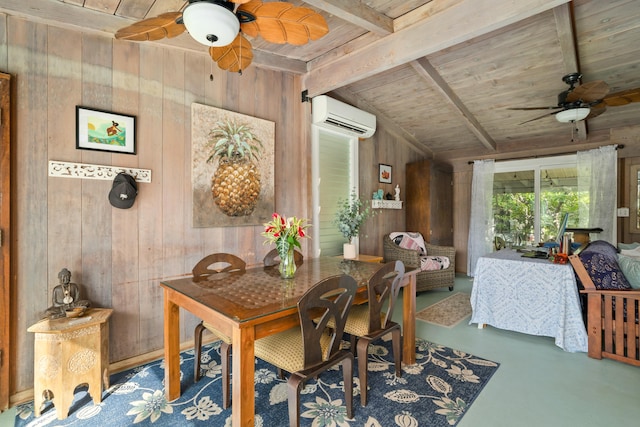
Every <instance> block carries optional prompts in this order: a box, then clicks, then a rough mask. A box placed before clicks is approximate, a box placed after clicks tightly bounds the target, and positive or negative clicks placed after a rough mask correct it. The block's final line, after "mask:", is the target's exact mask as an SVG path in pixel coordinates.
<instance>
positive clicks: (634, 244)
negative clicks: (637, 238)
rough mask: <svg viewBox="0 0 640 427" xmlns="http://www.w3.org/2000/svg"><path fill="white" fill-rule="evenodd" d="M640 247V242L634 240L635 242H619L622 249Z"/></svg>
mask: <svg viewBox="0 0 640 427" xmlns="http://www.w3.org/2000/svg"><path fill="white" fill-rule="evenodd" d="M638 247H640V243H638V242H633V243H618V249H620V250H623V249H625V250H632V249H636V248H638Z"/></svg>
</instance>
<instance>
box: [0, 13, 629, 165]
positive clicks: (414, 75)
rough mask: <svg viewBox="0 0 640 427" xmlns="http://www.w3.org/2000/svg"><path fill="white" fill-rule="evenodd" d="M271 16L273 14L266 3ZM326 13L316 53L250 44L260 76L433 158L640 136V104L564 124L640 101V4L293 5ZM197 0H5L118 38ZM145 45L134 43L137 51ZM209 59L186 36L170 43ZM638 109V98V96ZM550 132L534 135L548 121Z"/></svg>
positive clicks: (40, 16) (309, 48)
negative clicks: (605, 102)
mask: <svg viewBox="0 0 640 427" xmlns="http://www.w3.org/2000/svg"><path fill="white" fill-rule="evenodd" d="M265 2H266V1H265ZM289 3H292V4H294V5H297V6H305V7H309V8H311V9H313V10H315V11H318V12H320V13H321V14H322V15H323V16H324V17H325V19H326V21H327V23H328V25H329V33H328V34H327V35H326V36H324V37H323V38H321V39H319V40H316V41H312V42H310V43H308V44H306V45H303V46H293V45H287V44H282V45H280V44H274V43H268V42H266V41H264V40H263V39H261V38H260V37H257V38H250V41H251V44H252V45H253V50H254V60H253V64H252V66H256V67H263V68H270V69H279V70H285V71H288V72H292V73H296V74H300V75H303V76H304V82H305V83H304V87H305V88H306V89H307V90H308V95H309V96H310V97H313V96H316V95H319V94H325V93H328V94H330V95H333V96H335V97H338V98H340V99H342V100H344V101H347V102H349V103H351V104H353V105H356V106H358V107H360V108H362V109H364V110H367V111H370V112H372V113H374V114H375V115H376V116H377V117H378V121H379V122H382V123H384V124H385V128H387V129H389V130H391V132H392V133H394V134H395V135H397V137H398V138H399V139H403V140H405V141H406V142H407V143H408V144H410V145H411V146H412V147H414V149H415V150H417V151H419V152H421V153H423V154H424V155H425V156H426V157H434V158H442V159H467V158H469V159H470V158H474V157H475V158H478V157H487V156H489V157H493V156H495V157H500V156H501V155H502V156H504V155H505V153H526V152H527V151H529V150H531V149H532V148H537V149H540V150H543V151H544V150H547V151H549V152H554V151H556V152H557V151H558V147H560V146H570V145H571V144H579V143H583V144H584V143H589V142H593V143H597V142H598V141H608V140H609V135H610V133H611V132H613V131H612V129H613V130H614V131H615V130H616V129H625V128H626V129H628V128H629V127H633V126H638V125H640V102H634V103H631V104H627V105H620V106H608V107H607V111H605V112H604V113H602V114H600V115H598V116H597V117H594V118H590V119H588V120H586V121H582V122H578V123H575V124H572V123H559V122H558V121H556V120H555V117H554V116H553V115H552V113H553V112H554V111H555V110H539V111H538V110H511V109H509V108H510V107H544V106H555V105H556V104H557V102H558V100H557V95H558V93H560V92H562V91H564V90H566V89H568V86H567V84H565V83H564V82H563V81H562V77H563V76H564V75H565V74H568V73H572V72H577V71H578V72H580V73H581V74H582V83H588V82H593V81H597V80H603V81H605V82H606V83H607V84H608V85H609V87H610V92H612V93H613V92H618V91H622V90H627V89H632V88H639V87H640V1H637V0H607V1H604V0H574V1H568V0H529V1H505V0H409V1H406V0H368V1H356V0H307V1H305V2H301V1H297V0H291V1H289ZM186 4H187V2H186V1H184V0H21V1H12V0H0V11H1V12H5V13H8V14H12V15H17V16H24V17H28V18H29V19H33V20H36V21H41V22H46V23H50V24H54V25H61V26H65V27H72V28H73V27H75V28H78V29H81V30H83V31H88V32H97V33H101V34H105V35H109V36H110V35H113V34H114V33H115V31H116V30H118V29H119V28H122V27H124V26H126V25H129V24H131V23H133V22H135V21H137V20H140V19H144V18H149V17H154V16H157V15H159V14H161V13H164V12H167V11H179V10H182V8H184V7H185V6H186ZM132 43H133V42H132ZM146 43H160V44H164V45H170V46H174V47H179V48H183V49H190V50H195V51H201V52H203V54H206V47H204V46H202V45H200V44H198V43H196V42H194V41H193V40H192V39H191V37H190V36H189V34H187V33H184V34H182V35H180V36H178V37H176V38H174V39H164V40H161V41H157V42H146ZM635 96H636V97H637V96H638V95H637V94H636V95H635ZM545 114H546V116H545V117H543V118H540V119H538V120H533V121H530V122H527V123H523V122H525V121H528V120H530V119H533V118H536V117H539V116H542V115H545Z"/></svg>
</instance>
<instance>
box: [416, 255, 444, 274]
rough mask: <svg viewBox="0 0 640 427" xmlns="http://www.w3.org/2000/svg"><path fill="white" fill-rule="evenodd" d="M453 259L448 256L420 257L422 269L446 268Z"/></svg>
mask: <svg viewBox="0 0 640 427" xmlns="http://www.w3.org/2000/svg"><path fill="white" fill-rule="evenodd" d="M450 264H451V261H449V258H447V257H446V256H423V257H420V270H422V271H426V270H446V269H447V268H449V265H450Z"/></svg>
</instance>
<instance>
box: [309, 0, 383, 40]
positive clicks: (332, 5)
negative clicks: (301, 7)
mask: <svg viewBox="0 0 640 427" xmlns="http://www.w3.org/2000/svg"><path fill="white" fill-rule="evenodd" d="M304 2H305V3H307V4H308V5H311V6H313V7H315V8H317V9H320V10H322V11H324V12H327V13H330V14H332V15H335V16H339V17H340V19H343V20H345V21H347V22H349V23H351V24H353V25H356V26H358V27H361V28H364V29H365V30H367V31H371V32H372V33H375V34H378V35H380V36H386V35H388V34H391V33H393V19H391V18H389V17H388V16H387V15H385V14H383V13H379V12H377V11H376V10H375V9H373V8H371V7H369V6H367V5H366V4H365V2H363V1H354V0H305V1H304Z"/></svg>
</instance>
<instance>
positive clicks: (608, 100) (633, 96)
mask: <svg viewBox="0 0 640 427" xmlns="http://www.w3.org/2000/svg"><path fill="white" fill-rule="evenodd" d="M602 102H604V103H605V104H607V105H610V106H612V107H617V106H620V105H627V104H630V103H632V102H640V87H636V88H633V89H627V90H623V91H621V92H615V93H610V94H609V95H607V96H605V97H604V99H603V100H602Z"/></svg>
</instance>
